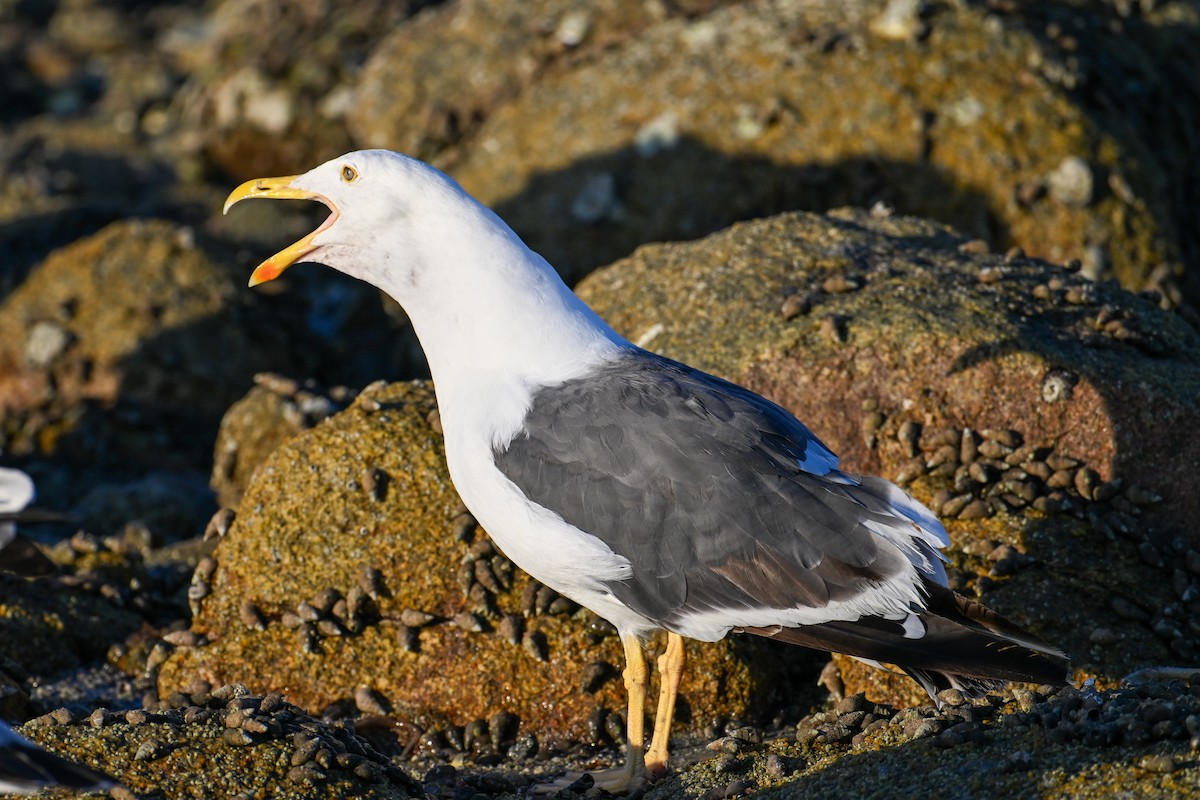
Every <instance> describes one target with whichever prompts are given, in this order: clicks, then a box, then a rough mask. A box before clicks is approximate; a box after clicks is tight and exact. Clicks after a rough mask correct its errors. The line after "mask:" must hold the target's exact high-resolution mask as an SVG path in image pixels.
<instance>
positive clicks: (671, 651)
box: [646, 633, 687, 776]
mask: <svg viewBox="0 0 1200 800" xmlns="http://www.w3.org/2000/svg"><path fill="white" fill-rule="evenodd" d="M686 661H687V657H686V653H685V652H684V649H683V637H682V636H680V635H679V634H678V633H668V634H667V650H666V652H665V653H663V654H662V655H661V656H659V657H658V682H659V687H658V712H657V713H656V714H655V715H654V739H653V741H651V743H650V750H649V752H647V753H646V771H647V772H649V773H650V774H651V775H655V776H659V775H663V774H665V773H666V771H667V744H668V742H669V741H670V739H671V721H672V720H673V719H674V718H675V697H676V696H677V695H678V694H679V681H680V680H681V679H682V677H683V665H684V663H685V662H686Z"/></svg>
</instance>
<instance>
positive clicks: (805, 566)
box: [494, 350, 908, 627]
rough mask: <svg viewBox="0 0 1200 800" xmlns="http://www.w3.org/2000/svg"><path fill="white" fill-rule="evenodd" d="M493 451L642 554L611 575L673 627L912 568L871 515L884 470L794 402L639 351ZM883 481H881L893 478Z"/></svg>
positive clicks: (559, 398)
mask: <svg viewBox="0 0 1200 800" xmlns="http://www.w3.org/2000/svg"><path fill="white" fill-rule="evenodd" d="M494 456H495V462H496V466H497V467H498V468H499V469H500V471H501V472H502V473H504V475H506V476H507V477H508V478H509V479H510V480H512V481H513V483H515V484H516V485H517V486H518V487H519V488H520V489H521V490H522V491H523V492H524V493H525V495H526V496H527V497H528V498H529V499H530V500H531V501H533V502H535V503H537V504H539V505H541V506H544V507H546V508H548V509H551V510H552V511H554V512H556V513H557V514H559V515H560V516H561V517H562V518H563V519H564V520H566V521H567V522H569V523H570V524H572V525H574V526H576V527H577V528H579V529H580V530H583V531H586V532H587V533H590V534H592V535H593V536H596V537H597V538H599V539H601V540H602V541H603V542H604V543H605V544H606V545H608V546H609V547H610V548H611V549H612V550H613V551H614V552H616V553H618V554H620V555H622V556H624V557H625V558H627V559H628V560H629V561H630V563H631V564H632V565H633V575H632V577H631V578H630V579H628V580H626V581H622V582H619V583H613V584H611V585H610V586H609V588H610V589H611V590H612V591H613V593H614V594H615V595H616V597H617V598H618V599H619V600H621V601H622V602H623V603H625V604H626V605H628V606H630V607H631V608H633V609H634V610H635V611H637V612H639V613H641V614H643V615H644V616H646V617H649V618H650V619H653V620H656V621H657V622H659V623H662V624H665V625H667V626H668V627H669V626H670V625H671V623H672V622H673V621H678V620H679V619H681V618H682V617H684V616H686V615H687V614H689V613H691V612H698V611H706V610H711V609H734V610H736V609H750V608H795V607H797V606H810V607H821V606H824V605H826V604H827V603H829V602H830V601H837V600H843V599H846V598H847V597H850V596H853V595H855V594H858V593H859V592H863V591H868V590H869V589H870V587H871V584H873V583H876V582H878V581H881V580H886V579H887V578H889V577H891V576H894V575H897V574H900V573H901V572H902V571H904V570H905V569H907V568H908V566H907V564H906V559H905V556H904V555H903V553H901V552H900V551H899V550H898V549H897V548H895V547H893V546H889V545H888V544H887V543H885V542H882V541H881V540H880V539H879V537H878V536H877V535H876V534H873V533H872V532H871V531H870V530H869V527H868V526H870V525H872V524H884V525H886V526H889V527H891V526H895V525H896V523H897V516H898V515H897V512H896V509H895V508H893V507H892V506H891V505H890V503H889V501H888V499H887V496H888V493H889V492H888V490H889V489H890V488H891V487H890V484H887V483H886V482H885V481H882V480H879V479H865V478H864V479H854V478H850V477H848V476H846V475H844V474H842V473H840V472H838V471H837V458H836V457H835V456H834V455H833V454H832V453H831V452H830V450H829V449H828V448H826V447H825V446H824V445H823V444H822V443H821V442H820V441H819V440H818V439H817V438H816V437H815V436H814V435H813V434H812V433H811V432H810V431H809V430H808V429H807V428H805V427H804V425H803V424H801V423H800V422H799V421H798V420H796V419H795V417H793V416H792V415H791V414H789V413H788V412H787V411H785V410H784V409H782V408H780V407H779V406H777V405H775V404H774V403H771V402H770V401H768V400H765V399H763V398H762V397H759V396H758V395H756V394H754V393H753V392H750V391H748V390H746V389H743V388H742V387H739V386H736V385H734V384H731V383H728V382H727V381H723V380H721V379H719V378H715V377H713V376H711V375H707V374H705V373H703V372H700V371H698V370H695V369H692V368H690V367H687V366H685V365H683V364H679V363H677V362H674V361H670V360H668V359H665V358H662V357H659V356H655V355H652V354H649V353H646V352H644V351H640V350H638V351H631V352H630V353H629V354H627V355H623V356H621V357H620V358H617V359H615V360H614V361H612V362H611V363H609V364H607V365H605V366H604V367H602V368H601V369H600V370H599V371H598V372H597V373H594V374H592V375H589V376H587V377H584V378H579V379H575V380H572V381H569V382H567V383H566V384H563V385H561V386H557V387H550V388H546V389H543V390H541V391H539V392H538V393H537V394H536V395H535V396H534V398H533V404H532V407H531V409H530V411H529V413H528V415H527V417H526V419H525V421H524V430H523V431H522V432H520V433H518V434H517V436H516V437H515V438H514V439H513V441H512V442H510V443H509V445H508V446H507V448H503V449H498V450H497V451H496V452H495V453H494ZM885 487H886V488H885Z"/></svg>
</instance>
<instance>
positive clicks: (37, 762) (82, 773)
mask: <svg viewBox="0 0 1200 800" xmlns="http://www.w3.org/2000/svg"><path fill="white" fill-rule="evenodd" d="M116 785H117V782H116V781H114V780H113V779H112V778H110V777H109V776H107V775H104V774H102V773H100V772H97V771H96V770H94V769H92V768H91V767H85V766H84V765H82V764H77V763H75V762H74V761H68V760H67V759H65V758H63V757H61V756H56V755H55V754H54V753H51V752H49V751H48V750H44V749H43V748H41V747H38V746H37V745H36V744H34V743H33V742H31V741H29V740H28V739H26V738H25V737H24V736H22V735H21V734H19V733H17V732H16V731H14V730H13V729H12V728H10V727H9V726H8V725H6V724H5V723H3V722H0V794H33V793H34V792H37V791H39V790H41V789H48V788H52V787H56V786H61V787H65V788H67V789H77V790H79V791H86V792H103V791H105V790H107V789H111V788H112V787H114V786H116Z"/></svg>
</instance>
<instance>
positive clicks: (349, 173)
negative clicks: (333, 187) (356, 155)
mask: <svg viewBox="0 0 1200 800" xmlns="http://www.w3.org/2000/svg"><path fill="white" fill-rule="evenodd" d="M342 177H343V178H345V179H346V180H348V181H352V180H354V179H355V178H357V177H358V173H357V172H355V171H354V169H353V168H351V167H343V168H342Z"/></svg>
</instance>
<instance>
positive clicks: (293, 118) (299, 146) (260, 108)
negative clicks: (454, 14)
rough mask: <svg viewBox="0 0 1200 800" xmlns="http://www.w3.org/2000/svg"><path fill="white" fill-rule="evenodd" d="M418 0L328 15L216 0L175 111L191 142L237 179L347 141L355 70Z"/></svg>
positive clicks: (374, 3)
mask: <svg viewBox="0 0 1200 800" xmlns="http://www.w3.org/2000/svg"><path fill="white" fill-rule="evenodd" d="M423 4H424V3H422V2H416V1H414V2H399V3H397V2H388V1H387V0H365V2H363V1H361V0H360V2H355V3H352V4H350V5H347V6H345V7H343V8H341V9H340V10H339V11H338V15H337V20H336V24H332V23H333V21H332V19H331V18H330V17H329V16H328V15H327V14H325V13H323V12H321V11H319V10H318V9H317V7H316V6H313V5H312V4H311V3H308V2H305V0H287V2H277V1H274V0H253V1H252V2H242V3H221V4H219V5H217V6H216V8H215V11H213V12H212V14H211V18H210V19H209V20H208V21H207V30H208V33H207V35H206V36H204V37H203V38H202V39H201V40H200V41H199V42H197V43H196V44H195V45H194V46H193V50H194V52H192V53H191V54H190V56H189V57H190V59H191V60H192V61H193V62H194V64H195V68H194V69H193V71H192V72H191V73H190V75H189V77H188V82H187V84H186V85H185V86H184V87H183V89H182V90H181V91H180V92H178V93H177V95H176V96H175V98H174V101H173V107H172V109H171V115H172V116H173V117H174V118H176V119H177V120H178V123H177V124H178V125H180V126H181V127H184V128H189V129H191V131H192V138H191V140H190V141H189V142H188V144H189V145H190V146H192V147H193V148H199V149H200V150H201V151H202V152H203V153H204V154H205V155H206V157H207V158H208V159H210V160H211V161H212V162H213V163H215V164H217V165H218V166H219V167H220V168H221V169H222V170H224V171H225V172H226V173H228V174H229V175H232V176H235V177H237V178H238V179H239V180H247V179H250V178H257V177H262V176H264V175H283V174H289V173H294V172H298V171H301V169H300V168H301V167H302V166H303V165H315V164H318V163H320V162H322V161H324V160H326V159H328V158H332V157H333V156H336V155H339V154H340V153H344V152H346V151H348V150H352V149H354V148H353V146H352V145H351V143H350V139H349V136H348V135H347V134H346V127H345V121H344V119H343V117H344V116H345V114H346V113H347V112H348V111H349V110H351V109H352V108H353V107H354V101H353V87H354V82H355V79H356V77H357V75H356V73H357V70H358V69H359V67H360V66H361V64H362V62H363V61H364V60H365V59H366V57H367V55H368V54H369V53H370V52H371V50H372V48H373V46H374V45H375V44H376V43H377V42H379V40H380V39H382V38H383V36H384V35H385V34H387V33H388V32H390V31H392V30H395V29H396V28H397V27H399V26H400V25H401V23H402V22H403V21H404V20H406V19H407V18H408V17H409V15H410V14H411V13H412V11H413V10H414V9H415V8H419V7H420V6H421V5H423ZM409 80H411V76H409ZM407 82H409V81H406V83H407ZM402 87H403V84H397V86H396V88H398V89H399V88H402Z"/></svg>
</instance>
